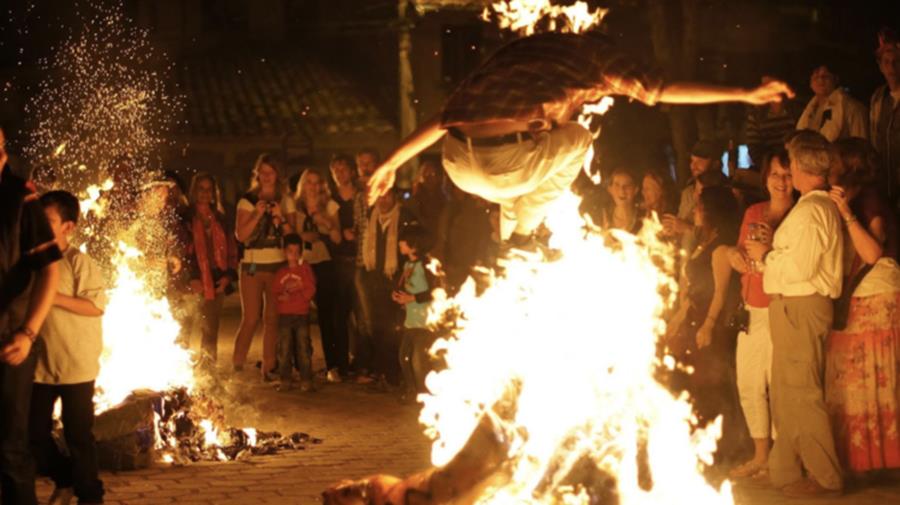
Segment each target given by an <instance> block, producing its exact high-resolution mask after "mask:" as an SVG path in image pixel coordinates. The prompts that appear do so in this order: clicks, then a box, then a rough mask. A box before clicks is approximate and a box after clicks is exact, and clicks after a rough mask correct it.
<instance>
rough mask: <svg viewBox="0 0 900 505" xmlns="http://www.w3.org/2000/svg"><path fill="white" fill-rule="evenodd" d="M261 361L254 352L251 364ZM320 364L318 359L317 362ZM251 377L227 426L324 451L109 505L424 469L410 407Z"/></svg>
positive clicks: (130, 490)
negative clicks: (302, 435) (284, 388)
mask: <svg viewBox="0 0 900 505" xmlns="http://www.w3.org/2000/svg"><path fill="white" fill-rule="evenodd" d="M227 310H228V317H227V318H226V321H225V325H224V328H223V329H222V335H223V339H222V340H223V342H222V345H221V346H220V353H221V356H222V358H223V361H224V362H228V359H227V357H229V356H230V351H231V345H230V344H231V338H230V336H231V335H233V332H234V327H235V325H236V321H237V308H236V307H235V306H234V305H233V302H232V305H230V306H229V307H228V309H227ZM225 336H227V337H225ZM257 340H258V339H257ZM317 351H318V350H317ZM258 353H259V348H258V347H257V346H256V345H255V346H254V348H253V350H252V351H251V360H252V359H255V356H258ZM320 356H321V353H319V352H317V361H318V362H319V363H321V357H320ZM320 366H321V365H320ZM255 372H256V370H255V369H253V370H252V371H244V372H242V373H241V374H238V375H236V376H235V378H234V380H233V381H232V383H231V384H230V385H229V388H228V389H229V390H230V391H234V392H236V393H235V399H234V400H235V402H234V403H233V404H229V412H228V417H229V419H228V421H229V424H230V425H233V426H241V427H243V426H256V427H257V428H258V429H264V430H279V431H282V432H288V433H289V432H294V431H303V432H307V433H309V434H311V435H313V436H315V437H319V438H322V439H323V440H324V442H323V443H322V444H321V445H315V446H311V448H310V449H308V450H306V451H299V452H286V453H283V454H279V455H274V456H263V457H255V458H251V459H250V460H248V461H242V462H228V463H201V464H194V465H189V466H183V467H171V466H160V467H157V468H153V469H149V470H142V471H135V472H121V473H116V474H112V473H104V474H103V475H102V478H103V480H104V482H105V484H106V487H107V503H108V504H113V505H118V504H121V505H126V504H127V505H139V504H163V503H177V504H179V505H200V504H206V505H213V504H215V505H227V504H300V505H306V504H315V503H319V495H320V493H321V491H322V490H323V489H324V488H325V487H327V486H328V485H329V484H331V483H333V482H336V481H339V480H341V479H345V478H359V477H363V476H366V475H370V474H374V473H390V474H394V475H406V474H409V473H412V472H415V471H418V470H421V469H423V468H427V467H428V461H429V458H428V451H429V444H428V441H427V440H426V439H425V437H424V436H423V435H422V434H421V430H420V429H419V427H418V425H417V422H416V416H417V409H416V408H415V407H413V406H403V405H400V404H398V403H397V402H396V401H395V400H393V399H392V398H391V397H389V396H386V395H384V394H381V393H372V392H368V391H367V390H366V388H364V387H362V386H357V385H352V384H326V385H323V387H322V388H321V389H320V391H318V392H316V393H314V394H301V393H299V392H291V393H278V392H276V391H274V390H273V389H272V388H271V387H270V386H267V385H264V384H262V383H261V382H260V381H259V380H258V379H257V378H256V377H257V376H256V374H255ZM51 490H52V489H51V484H50V483H49V482H48V481H41V482H40V483H39V485H38V496H39V498H41V500H43V503H46V499H47V497H48V496H49V494H50V492H51ZM735 494H736V498H737V500H736V501H737V503H738V504H740V505H769V504H771V505H807V504H812V503H828V504H836V505H837V504H840V505H889V504H900V482H893V483H889V484H885V485H881V486H876V487H870V488H866V489H863V490H857V491H854V492H851V493H848V494H847V495H845V496H844V497H842V498H839V499H831V500H817V501H804V500H789V499H785V498H783V497H781V496H780V495H779V494H778V493H776V492H773V491H769V490H753V489H750V490H742V489H738V490H737V491H736V493H735ZM684 503H685V504H689V503H691V500H690V497H688V496H685V499H684Z"/></svg>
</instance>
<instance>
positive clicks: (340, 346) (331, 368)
mask: <svg viewBox="0 0 900 505" xmlns="http://www.w3.org/2000/svg"><path fill="white" fill-rule="evenodd" d="M296 206H297V216H296V225H295V227H296V229H297V232H298V233H299V234H300V237H301V238H302V239H303V261H304V262H306V263H309V265H310V266H311V267H312V269H313V273H314V274H315V276H316V294H315V301H316V310H317V311H318V313H317V315H318V322H319V334H320V336H321V338H322V351H323V353H324V354H325V368H326V369H327V374H326V379H327V380H328V381H329V382H340V381H341V375H343V374H346V373H347V367H348V363H349V351H348V346H349V343H348V337H347V331H346V324H343V325H341V324H337V323H338V321H337V317H338V312H337V294H338V292H337V271H336V269H335V262H334V261H333V260H332V248H333V247H334V246H336V245H338V244H340V243H341V240H342V238H343V237H342V236H341V224H340V218H339V217H338V212H339V210H340V205H338V203H337V202H335V201H334V200H333V199H332V198H331V192H330V191H329V190H328V183H327V182H326V181H325V179H324V178H323V177H322V175H321V174H320V173H319V172H317V171H315V170H313V169H311V168H308V169H306V170H305V171H304V172H303V175H301V176H300V181H299V182H298V183H297V194H296ZM339 330H341V331H339Z"/></svg>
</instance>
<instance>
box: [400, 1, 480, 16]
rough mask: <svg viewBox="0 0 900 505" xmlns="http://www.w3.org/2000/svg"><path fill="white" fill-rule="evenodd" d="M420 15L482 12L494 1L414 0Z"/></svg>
mask: <svg viewBox="0 0 900 505" xmlns="http://www.w3.org/2000/svg"><path fill="white" fill-rule="evenodd" d="M413 3H414V4H415V6H416V10H417V11H418V12H419V13H420V14H424V13H426V12H432V11H437V10H444V9H471V10H482V9H484V8H485V7H487V6H488V5H490V4H491V3H493V0H413Z"/></svg>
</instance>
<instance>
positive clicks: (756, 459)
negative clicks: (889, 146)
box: [728, 147, 794, 479]
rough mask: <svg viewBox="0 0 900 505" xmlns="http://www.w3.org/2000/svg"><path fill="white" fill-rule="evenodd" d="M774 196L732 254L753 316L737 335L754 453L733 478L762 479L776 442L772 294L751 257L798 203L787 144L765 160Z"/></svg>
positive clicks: (748, 216) (750, 213)
mask: <svg viewBox="0 0 900 505" xmlns="http://www.w3.org/2000/svg"><path fill="white" fill-rule="evenodd" d="M762 180H763V181H765V184H766V191H767V192H768V193H769V200H766V201H764V202H759V203H756V204H754V205H751V206H750V207H748V208H747V210H746V211H745V212H744V220H743V222H742V223H741V233H740V235H739V236H738V242H737V246H736V247H733V248H731V250H730V251H729V253H728V257H729V260H730V262H731V266H732V268H733V269H734V270H735V271H737V272H738V273H739V274H741V298H742V299H743V302H744V308H745V309H746V312H745V314H746V315H747V320H746V323H745V325H744V324H742V326H745V327H744V328H742V329H741V332H740V333H738V337H737V355H736V359H735V362H736V367H737V387H738V395H739V396H740V399H741V408H742V409H743V410H744V418H745V420H746V422H747V429H748V430H749V432H750V437H751V438H753V457H752V458H750V460H748V461H746V462H744V463H743V464H741V465H739V466H737V467H736V468H734V469H733V470H732V471H731V474H730V476H731V478H734V479H736V478H744V477H756V478H762V477H764V476H765V475H766V474H767V472H768V460H769V446H770V443H771V433H770V427H771V425H772V421H771V416H770V414H769V382H770V380H771V378H772V335H771V331H770V329H769V296H768V295H766V293H765V291H763V277H762V272H761V271H760V269H759V265H756V264H755V263H754V262H753V261H751V260H750V259H748V258H747V253H746V248H745V245H746V243H747V241H750V240H753V241H760V242H765V243H771V241H772V233H774V231H773V230H775V228H777V227H778V224H779V223H780V222H781V220H782V219H784V216H785V215H786V214H787V213H788V211H790V210H791V207H793V206H794V186H793V185H792V184H791V169H790V160H789V159H788V154H787V151H786V150H785V149H784V148H783V147H782V148H781V149H778V150H776V151H774V152H772V153H770V154H769V155H768V156H767V157H766V160H765V163H764V164H763V171H762Z"/></svg>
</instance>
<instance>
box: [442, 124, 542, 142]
mask: <svg viewBox="0 0 900 505" xmlns="http://www.w3.org/2000/svg"><path fill="white" fill-rule="evenodd" d="M447 132H448V133H449V134H450V136H451V137H453V138H455V139H456V140H459V141H460V142H469V141H471V142H472V145H473V146H477V147H497V146H503V145H507V144H518V143H520V142H522V141H523V140H531V139H533V138H534V135H532V134H531V132H513V133H507V134H506V135H497V136H495V137H468V136H466V134H465V133H463V132H461V131H460V130H459V129H458V128H453V127H451V128H449V129H448V130H447Z"/></svg>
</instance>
